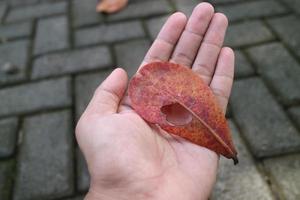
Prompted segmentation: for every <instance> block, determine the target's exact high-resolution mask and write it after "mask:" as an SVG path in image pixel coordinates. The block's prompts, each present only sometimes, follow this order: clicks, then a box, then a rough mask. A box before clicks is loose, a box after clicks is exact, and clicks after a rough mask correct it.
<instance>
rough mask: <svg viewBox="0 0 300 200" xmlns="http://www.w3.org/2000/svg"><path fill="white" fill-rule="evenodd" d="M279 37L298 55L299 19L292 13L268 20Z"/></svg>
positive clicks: (299, 38) (299, 39) (299, 54)
mask: <svg viewBox="0 0 300 200" xmlns="http://www.w3.org/2000/svg"><path fill="white" fill-rule="evenodd" d="M268 22H269V24H270V25H271V26H272V28H273V29H274V30H275V31H276V32H277V34H278V35H279V37H280V38H281V39H282V40H283V41H284V42H285V43H286V44H288V45H289V46H290V47H291V48H292V49H293V51H295V53H296V54H297V55H298V56H299V57H300V37H299V34H298V33H299V32H300V21H299V18H298V17H296V16H294V15H292V16H287V17H280V18H276V19H272V20H269V21H268Z"/></svg>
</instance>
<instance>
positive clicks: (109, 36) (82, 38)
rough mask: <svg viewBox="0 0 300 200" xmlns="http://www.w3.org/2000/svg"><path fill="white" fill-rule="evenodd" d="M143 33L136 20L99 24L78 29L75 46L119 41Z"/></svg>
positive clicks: (142, 34)
mask: <svg viewBox="0 0 300 200" xmlns="http://www.w3.org/2000/svg"><path fill="white" fill-rule="evenodd" d="M144 35H145V33H144V31H143V28H142V25H141V23H140V22H138V21H133V22H123V23H118V24H111V25H101V26H96V27H93V28H85V29H80V30H78V31H76V32H75V43H76V46H83V45H91V44H96V43H105V42H119V41H122V40H127V39H131V38H137V37H143V36H144Z"/></svg>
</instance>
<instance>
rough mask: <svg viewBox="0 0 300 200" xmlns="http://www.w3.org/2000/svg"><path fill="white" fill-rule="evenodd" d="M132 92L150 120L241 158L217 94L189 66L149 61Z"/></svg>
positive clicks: (139, 110) (141, 112)
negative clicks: (238, 155)
mask: <svg viewBox="0 0 300 200" xmlns="http://www.w3.org/2000/svg"><path fill="white" fill-rule="evenodd" d="M128 93H129V97H130V100H131V105H132V107H133V108H134V110H135V111H136V112H137V113H138V114H139V115H140V116H141V117H142V118H143V119H145V120H146V121H147V122H149V123H152V124H156V125H158V126H160V127H161V128H162V129H163V130H165V131H167V132H168V133H172V134H175V135H178V136H180V137H182V138H185V139H187V140H189V141H191V142H193V143H195V144H198V145H200V146H203V147H206V148H208V149H211V150H213V151H215V152H216V153H218V154H221V155H223V156H225V157H227V158H232V159H233V160H234V163H235V164H236V163H237V162H238V160H237V152H236V150H235V148H234V145H233V142H232V138H231V134H230V129H229V127H228V124H227V121H226V118H225V115H224V113H223V111H222V110H221V108H220V106H219V104H218V102H217V99H216V97H215V96H214V94H213V93H212V91H211V89H210V88H209V87H208V86H207V85H206V84H205V83H204V82H203V81H202V79H201V78H200V76H199V75H197V74H196V73H195V72H193V71H192V70H191V69H189V68H188V67H185V66H181V65H178V64H174V63H169V62H153V63H149V64H147V65H145V66H143V67H142V68H141V69H140V70H139V71H138V72H137V74H136V75H135V76H134V77H133V78H132V79H131V81H130V84H129V88H128Z"/></svg>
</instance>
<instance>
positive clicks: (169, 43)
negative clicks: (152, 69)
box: [141, 12, 187, 66]
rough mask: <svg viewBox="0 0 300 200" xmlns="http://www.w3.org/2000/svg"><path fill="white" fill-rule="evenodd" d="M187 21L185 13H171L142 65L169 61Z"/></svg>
mask: <svg viewBox="0 0 300 200" xmlns="http://www.w3.org/2000/svg"><path fill="white" fill-rule="evenodd" d="M186 21H187V18H186V16H185V15H184V14H183V13H180V12H177V13H174V14H173V15H171V16H170V17H169V18H168V20H167V21H166V23H165V24H164V26H163V27H162V29H161V31H160V32H159V34H158V36H157V38H156V39H155V41H154V42H153V44H152V46H151V47H150V49H149V51H148V52H147V54H146V56H145V58H144V61H143V63H142V65H141V66H143V65H145V64H147V63H149V62H153V61H168V60H169V59H170V56H171V54H172V52H173V51H174V47H175V45H176V43H177V41H178V39H179V37H180V35H181V33H182V31H183V29H184V27H185V25H186Z"/></svg>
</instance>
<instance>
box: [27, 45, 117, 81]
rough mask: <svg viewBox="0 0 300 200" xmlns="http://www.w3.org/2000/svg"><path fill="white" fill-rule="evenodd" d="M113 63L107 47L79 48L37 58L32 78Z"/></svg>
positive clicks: (75, 71)
mask: <svg viewBox="0 0 300 200" xmlns="http://www.w3.org/2000/svg"><path fill="white" fill-rule="evenodd" d="M111 65H112V58H111V55H110V52H109V50H108V48H107V47H104V46H98V47H93V48H88V49H78V50H73V51H68V52H63V53H56V54H50V55H45V56H42V57H40V58H37V59H36V60H35V61H34V63H33V72H32V78H34V79H35V78H42V77H49V76H55V75H61V74H70V73H71V74H72V73H77V72H81V71H88V70H92V69H98V68H105V67H108V66H111Z"/></svg>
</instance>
